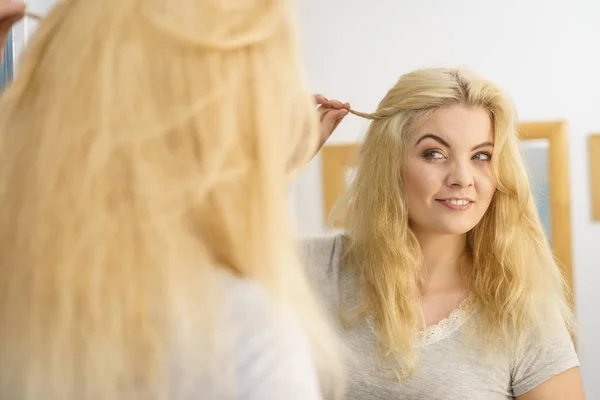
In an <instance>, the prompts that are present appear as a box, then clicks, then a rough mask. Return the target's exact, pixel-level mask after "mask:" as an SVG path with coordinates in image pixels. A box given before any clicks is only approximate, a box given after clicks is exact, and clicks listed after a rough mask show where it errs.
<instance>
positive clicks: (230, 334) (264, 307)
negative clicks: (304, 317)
mask: <svg viewBox="0 0 600 400" xmlns="http://www.w3.org/2000/svg"><path fill="white" fill-rule="evenodd" d="M223 278H224V279H222V282H223V289H224V291H225V294H226V299H225V303H224V304H222V305H220V306H221V307H223V319H222V326H221V327H220V328H219V332H220V335H221V336H223V337H224V338H225V342H226V347H227V348H226V349H225V354H226V355H227V359H225V360H224V361H225V365H226V367H225V368H223V369H221V367H219V366H216V365H197V366H196V369H195V370H194V371H193V373H194V376H197V377H198V378H197V379H196V380H195V382H196V384H195V385H194V388H193V389H192V393H197V397H195V395H194V396H191V397H190V396H189V395H186V394H184V393H182V391H187V393H189V391H188V390H189V389H183V388H182V387H181V385H180V384H178V379H177V378H178V377H177V375H178V373H177V371H174V373H175V376H174V377H173V378H174V388H173V390H174V392H173V393H171V395H172V398H174V399H175V398H176V399H179V398H182V399H183V398H185V399H186V400H187V399H190V400H191V399H202V400H222V399H227V400H282V399H286V400H322V395H321V390H320V385H319V381H318V378H317V373H316V369H315V366H314V364H313V360H312V358H311V356H310V351H309V343H308V340H307V337H306V334H305V331H304V330H303V329H302V327H301V326H300V324H299V322H298V321H297V319H296V317H295V315H294V314H293V312H292V311H291V310H289V309H287V308H284V307H283V306H282V305H280V304H275V303H274V302H273V301H272V300H271V299H270V298H269V296H268V295H267V293H266V291H265V290H264V289H263V288H262V287H261V286H260V285H258V284H257V283H254V282H251V281H247V280H241V279H238V278H235V277H233V276H232V275H229V274H223ZM184 352H185V349H184V348H179V349H177V351H176V354H179V356H178V357H177V359H179V360H180V361H183V360H184V359H185V353H184ZM176 363H177V361H176ZM183 365H184V364H182V363H181V362H179V363H178V368H180V369H181V368H189V366H183ZM185 365H187V364H185ZM224 369H227V371H225V370H224Z"/></svg>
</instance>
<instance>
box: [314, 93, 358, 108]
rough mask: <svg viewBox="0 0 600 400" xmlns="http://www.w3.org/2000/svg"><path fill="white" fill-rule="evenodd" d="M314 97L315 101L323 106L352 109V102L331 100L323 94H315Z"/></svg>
mask: <svg viewBox="0 0 600 400" xmlns="http://www.w3.org/2000/svg"><path fill="white" fill-rule="evenodd" d="M314 98H315V102H316V103H317V104H318V105H319V106H321V107H327V108H334V109H338V110H339V109H341V108H345V109H346V110H350V103H342V102H341V101H339V100H329V99H328V98H327V97H325V96H323V95H322V94H315V95H314Z"/></svg>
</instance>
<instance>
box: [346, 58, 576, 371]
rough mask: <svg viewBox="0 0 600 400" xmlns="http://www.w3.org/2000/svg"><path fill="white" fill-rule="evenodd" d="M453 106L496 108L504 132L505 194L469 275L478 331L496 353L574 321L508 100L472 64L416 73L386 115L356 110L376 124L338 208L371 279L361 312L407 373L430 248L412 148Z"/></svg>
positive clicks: (499, 149)
mask: <svg viewBox="0 0 600 400" xmlns="http://www.w3.org/2000/svg"><path fill="white" fill-rule="evenodd" d="M451 104H465V105H468V106H475V107H482V108H484V109H485V110H487V111H488V112H489V114H490V117H491V119H492V121H493V127H494V136H495V137H494V157H493V159H492V167H493V172H494V176H495V179H496V181H497V190H496V192H495V194H494V197H493V200H492V202H491V205H490V207H489V209H488V210H487V212H486V214H485V215H484V217H483V219H482V220H481V221H480V222H479V223H478V224H477V226H476V227H475V228H474V229H473V230H471V231H470V232H468V234H467V242H468V249H467V258H468V260H467V261H468V263H466V265H467V266H468V267H465V268H464V271H462V272H463V273H464V277H465V282H466V284H467V288H468V290H469V291H470V294H471V297H472V300H473V305H474V306H475V308H476V309H477V310H478V311H477V312H478V318H479V323H478V324H477V332H476V334H477V335H478V336H479V337H480V339H482V340H483V341H484V343H485V345H486V348H488V349H493V348H501V347H502V346H518V345H519V344H522V343H523V341H524V338H525V337H526V335H525V333H527V332H532V331H533V332H535V333H536V334H541V335H543V332H544V331H545V329H544V328H545V326H546V325H547V324H548V323H549V316H551V315H557V313H560V315H561V317H560V318H562V319H564V321H565V322H566V324H567V326H569V327H572V320H573V317H572V312H571V309H570V306H569V301H568V288H567V287H566V286H565V282H564V279H563V277H562V274H561V272H560V269H559V267H558V266H557V263H556V261H555V259H554V257H553V255H552V251H551V248H550V246H549V244H548V241H547V240H546V237H545V234H544V231H543V228H542V225H541V223H540V221H539V218H538V213H537V210H536V206H535V202H534V199H533V197H532V194H531V190H530V185H529V181H528V176H527V171H526V169H525V166H524V163H523V160H522V158H521V155H520V152H519V139H518V132H517V117H516V112H515V110H514V107H513V105H512V103H511V101H510V100H509V98H508V96H507V95H506V94H505V93H503V91H502V90H500V89H499V88H498V87H497V86H495V85H494V84H493V83H491V82H489V81H487V80H485V79H483V78H482V77H480V76H478V75H476V74H475V73H473V72H471V71H469V70H467V69H464V68H462V69H445V68H439V69H438V68H433V69H423V70H418V71H415V72H411V73H408V74H406V75H404V76H402V77H401V78H400V79H399V81H398V82H397V83H396V85H395V86H394V87H393V88H392V89H391V90H390V91H389V92H388V93H387V94H386V96H385V97H384V98H383V100H382V101H381V102H380V104H379V106H378V108H377V111H375V112H374V113H372V114H365V113H360V112H356V111H353V113H354V114H356V115H359V116H361V117H364V118H368V119H371V120H373V122H372V123H371V125H370V127H369V129H368V132H367V134H366V139H365V141H364V143H363V144H362V147H361V151H360V157H359V164H358V168H357V173H356V176H355V178H354V180H353V182H352V184H351V186H350V188H349V189H348V191H347V193H345V195H344V196H343V198H342V200H341V202H340V203H339V204H338V207H337V212H336V214H335V215H336V218H342V219H343V223H344V226H345V227H346V228H347V231H348V232H347V236H348V237H349V240H348V244H347V246H346V248H345V250H346V251H345V255H344V264H345V265H352V266H354V267H356V268H357V270H358V272H359V276H360V279H361V280H362V283H363V293H364V296H363V300H362V301H361V303H360V304H359V308H358V313H357V314H355V315H354V317H355V318H360V317H361V316H365V315H367V314H369V313H373V314H374V315H375V318H376V321H377V324H378V328H379V336H380V340H381V346H382V351H383V352H384V353H385V354H391V355H394V356H395V358H396V359H397V360H399V361H400V362H401V364H402V373H401V375H402V376H401V378H406V377H407V376H409V375H410V374H411V373H412V371H413V370H414V368H415V366H416V364H417V362H418V355H417V352H416V350H415V347H414V344H415V343H414V340H415V332H416V331H418V330H420V329H423V328H424V327H423V325H422V324H423V322H422V321H423V319H422V312H421V306H420V298H421V291H420V288H421V284H422V281H423V277H422V274H421V272H422V254H421V249H420V246H419V243H418V241H417V238H416V237H415V235H414V234H413V232H412V231H411V228H410V227H409V220H408V210H407V205H406V201H405V198H404V195H403V193H404V187H403V185H404V183H403V181H402V168H401V166H402V160H403V157H404V148H405V143H406V140H407V138H408V137H409V135H411V133H412V132H413V131H414V129H415V127H416V125H417V124H418V123H419V121H421V120H422V119H423V117H424V116H425V115H431V113H434V112H435V111H436V110H439V109H440V108H442V107H444V106H447V105H451ZM340 213H341V214H340ZM498 343H501V344H498Z"/></svg>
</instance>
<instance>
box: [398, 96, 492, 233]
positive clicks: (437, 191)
mask: <svg viewBox="0 0 600 400" xmlns="http://www.w3.org/2000/svg"><path fill="white" fill-rule="evenodd" d="M493 149H494V132H493V126H492V121H491V118H490V116H489V113H488V112H487V111H486V110H485V109H483V108H479V107H468V106H464V105H460V104H457V105H452V106H447V107H444V108H442V109H440V110H438V111H437V112H436V113H435V114H433V116H432V117H430V118H426V119H424V120H423V121H421V124H420V125H419V126H418V128H417V129H416V130H415V132H414V133H413V134H412V135H411V136H410V137H409V139H408V143H407V147H406V156H405V158H404V165H403V168H402V173H403V180H404V183H405V189H404V191H405V195H406V201H407V205H408V214H409V219H410V222H411V226H412V227H413V229H415V231H417V232H429V233H439V234H463V233H466V232H468V231H469V230H471V229H472V228H473V227H475V225H477V223H479V221H480V220H481V218H482V217H483V215H484V214H485V212H486V210H487V209H488V207H489V205H490V202H491V201H492V196H493V195H494V191H495V190H496V185H495V182H494V178H493V175H492V168H491V165H490V160H491V157H492V152H493Z"/></svg>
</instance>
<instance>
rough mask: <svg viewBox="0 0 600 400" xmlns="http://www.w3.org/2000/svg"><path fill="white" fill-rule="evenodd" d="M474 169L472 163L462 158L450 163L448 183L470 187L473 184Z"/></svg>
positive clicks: (449, 184)
mask: <svg viewBox="0 0 600 400" xmlns="http://www.w3.org/2000/svg"><path fill="white" fill-rule="evenodd" d="M473 182H474V179H473V171H472V168H471V164H470V163H469V162H465V161H462V160H454V161H453V162H452V163H450V168H449V171H448V176H447V178H446V184H447V185H448V186H458V187H461V188H462V187H469V186H473Z"/></svg>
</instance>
